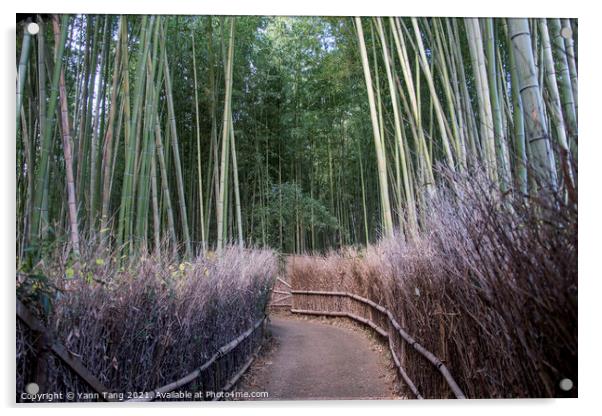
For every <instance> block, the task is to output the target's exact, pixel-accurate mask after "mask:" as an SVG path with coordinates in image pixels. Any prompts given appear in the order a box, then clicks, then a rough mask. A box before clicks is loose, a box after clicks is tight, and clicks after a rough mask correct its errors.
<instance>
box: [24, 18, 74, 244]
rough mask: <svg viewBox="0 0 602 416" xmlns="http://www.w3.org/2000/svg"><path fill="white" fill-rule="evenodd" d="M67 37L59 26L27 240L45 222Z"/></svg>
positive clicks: (35, 235) (34, 234) (31, 239)
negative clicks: (53, 134)
mask: <svg viewBox="0 0 602 416" xmlns="http://www.w3.org/2000/svg"><path fill="white" fill-rule="evenodd" d="M66 39H67V25H63V26H62V27H61V34H60V38H59V39H58V43H57V47H56V52H55V63H54V69H53V73H52V82H51V90H50V99H49V101H48V111H47V112H46V122H45V123H46V125H45V128H44V131H43V132H42V136H41V138H40V160H39V165H38V170H37V172H36V181H35V187H34V195H35V196H34V210H33V216H32V224H31V228H30V234H31V235H30V238H29V240H30V241H32V242H35V241H37V240H38V238H39V236H40V234H41V233H42V231H43V229H44V228H45V227H46V225H47V224H41V218H42V215H41V214H42V210H43V209H44V206H45V204H46V203H47V199H46V200H45V198H44V196H45V192H44V189H47V186H45V184H47V183H48V179H49V159H50V150H51V149H50V148H51V144H52V142H51V140H52V132H53V131H52V130H53V128H54V127H55V114H56V108H57V107H56V106H57V98H58V92H59V91H58V90H59V80H60V75H61V67H62V62H63V52H64V50H65V41H66Z"/></svg>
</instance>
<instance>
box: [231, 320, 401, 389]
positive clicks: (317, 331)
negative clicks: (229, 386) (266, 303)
mask: <svg viewBox="0 0 602 416" xmlns="http://www.w3.org/2000/svg"><path fill="white" fill-rule="evenodd" d="M270 329H271V333H272V337H273V338H274V339H273V341H272V342H273V347H272V348H271V350H270V351H269V352H268V353H267V354H266V355H265V356H264V357H262V358H261V359H259V360H256V362H255V364H254V365H253V366H252V367H251V371H250V374H249V377H245V379H244V380H243V381H242V383H240V385H239V386H238V388H236V390H237V391H248V392H260V391H264V392H267V393H268V395H269V397H268V398H267V400H304V399H314V400H316V399H395V398H398V397H397V396H396V395H395V393H394V391H393V386H392V383H391V381H390V380H388V375H389V374H390V372H389V369H387V365H386V362H387V361H386V357H384V354H383V353H382V352H380V351H377V350H375V348H374V346H373V345H372V343H371V341H369V340H368V339H367V337H365V336H364V335H362V334H361V333H359V332H357V331H353V330H350V329H346V328H340V327H336V326H332V325H328V324H324V323H319V322H315V321H312V320H302V319H295V318H294V317H285V318H283V317H272V318H271V324H270ZM250 400H257V399H250Z"/></svg>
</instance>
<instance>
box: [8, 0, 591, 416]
mask: <svg viewBox="0 0 602 416" xmlns="http://www.w3.org/2000/svg"><path fill="white" fill-rule="evenodd" d="M585 4H586V3H585V2H577V1H573V2H567V1H556V0H550V1H545V2H543V1H538V2H536V1H527V0H504V1H499V2H496V3H492V2H485V1H483V0H481V1H468V0H450V1H445V2H444V1H438V2H437V1H429V0H418V1H403V0H389V1H384V0H369V1H364V2H360V1H357V0H347V1H343V0H302V1H299V2H286V0H281V1H269V0H247V1H243V0H231V1H223V0H222V1H217V2H215V1H213V2H209V1H206V0H205V1H203V0H196V1H193V0H181V1H176V0H162V1H158V0H146V1H144V0H129V1H128V0H100V1H98V0H97V1H94V2H88V3H84V2H83V1H69V0H50V1H49V0H46V1H43V0H28V1H21V2H16V1H14V0H4V1H3V2H2V13H0V19H2V23H3V25H2V28H3V32H2V34H3V41H2V43H1V45H2V49H3V53H2V55H1V56H2V57H3V58H4V59H3V60H2V61H3V62H4V63H3V64H2V65H1V66H0V70H1V71H2V77H1V79H2V94H1V97H2V99H0V115H1V117H2V124H1V125H2V127H3V132H4V134H3V135H2V138H1V139H0V143H1V146H2V148H0V157H1V158H2V159H1V160H0V167H1V172H2V176H3V177H2V179H3V180H2V181H0V184H1V188H0V195H2V196H3V198H4V203H3V204H0V209H1V210H2V219H3V221H4V223H3V225H4V227H2V230H3V233H2V243H3V245H2V250H0V253H1V255H2V269H1V270H3V271H4V272H5V273H3V274H2V276H1V277H0V279H2V282H3V283H4V284H3V287H2V289H3V290H2V291H1V292H2V296H3V300H4V302H2V305H3V307H2V308H1V310H2V318H3V319H2V321H3V323H4V325H3V327H2V328H3V330H2V340H1V342H0V348H1V351H2V357H3V358H4V360H5V365H3V366H2V367H1V368H2V370H3V371H2V375H1V376H0V382H1V384H0V398H1V401H2V404H3V405H4V406H8V407H11V404H12V403H13V400H14V395H13V392H14V349H15V346H14V284H13V276H14V261H15V259H14V233H15V228H14V227H15V226H14V216H15V206H14V205H15V203H14V195H15V175H14V172H15V156H14V149H15V147H14V142H15V139H14V137H15V136H14V123H13V122H14V115H15V112H14V111H15V110H14V98H13V97H14V95H13V94H14V79H15V69H14V68H15V64H14V59H15V58H14V57H15V27H16V24H15V17H14V13H16V12H70V13H111V14H117V13H125V14H130V13H134V14H139V13H145V14H146V13H148V14H255V15H274V14H279V15H401V16H411V15H414V16H498V17H500V16H509V17H512V16H528V17H541V16H546V17H556V16H561V17H577V18H579V51H580V53H579V56H580V62H579V86H580V92H581V94H580V100H579V123H580V124H579V128H580V133H581V137H582V139H581V142H580V144H579V154H580V161H579V165H580V171H579V176H580V181H579V183H580V188H581V189H580V190H581V193H580V195H581V197H580V203H581V204H580V205H581V207H580V212H579V216H580V225H581V226H580V238H579V246H580V247H579V259H580V262H579V275H580V279H579V289H580V290H579V312H580V313H579V318H580V336H579V395H580V398H579V399H577V400H477V401H469V402H463V403H459V402H455V401H429V402H425V403H417V402H415V401H412V402H403V403H394V402H393V403H392V402H358V401H356V402H276V403H258V402H254V403H244V404H243V403H221V404H216V405H211V404H209V405H207V404H205V405H204V406H203V407H201V408H199V407H198V406H195V407H192V406H191V405H190V404H179V405H175V406H165V405H160V404H151V405H150V406H146V407H144V410H142V409H140V408H136V409H134V408H132V407H130V406H127V407H126V406H122V407H120V408H110V409H109V408H107V407H106V406H102V405H94V406H87V407H83V406H81V405H73V406H61V407H49V406H46V407H35V408H24V407H20V408H17V409H19V411H20V412H25V413H31V414H36V415H39V414H48V413H58V414H61V415H63V414H76V413H77V414H81V413H82V412H85V413H86V414H88V413H91V414H102V415H106V413H107V412H110V413H118V414H140V413H141V411H140V410H142V412H144V414H145V415H146V414H148V415H151V414H152V415H164V414H165V412H166V407H168V408H169V410H167V411H168V412H174V411H177V412H178V413H180V412H189V413H194V414H199V413H201V414H205V413H219V414H220V415H229V414H240V413H244V414H245V415H246V414H261V415H279V416H280V415H283V414H286V415H297V414H303V415H304V416H306V415H307V414H308V413H311V414H313V413H315V412H316V411H318V412H319V413H322V412H324V413H326V412H328V413H332V412H338V411H339V410H340V411H342V412H345V414H351V415H354V414H362V415H365V414H366V413H368V412H378V414H379V416H380V415H381V414H383V415H384V414H395V415H399V414H404V413H405V414H407V415H410V414H420V415H422V414H427V415H429V414H437V415H439V416H440V415H441V414H445V415H446V416H447V415H449V414H461V415H463V416H468V415H479V416H481V415H483V414H486V415H487V416H490V415H491V416H494V415H504V416H508V414H515V413H517V412H520V413H522V412H530V413H544V412H545V413H546V414H550V415H562V416H567V415H569V414H571V415H572V414H575V413H581V412H587V413H593V412H592V410H593V409H595V408H599V407H600V404H599V403H598V401H597V398H598V396H600V395H601V393H600V391H599V390H600V389H599V387H600V386H601V385H602V382H601V380H600V378H601V377H600V374H602V372H601V371H600V364H599V363H600V359H599V355H600V353H599V350H598V349H599V346H600V345H601V342H600V341H601V336H600V332H599V329H600V322H599V316H600V307H599V305H600V296H602V290H601V289H602V287H601V286H602V285H601V284H600V282H601V280H602V273H601V272H600V270H601V268H600V265H599V262H598V261H596V260H597V259H598V258H599V257H600V253H599V251H600V249H599V247H601V243H600V235H601V232H602V230H601V229H600V216H601V215H600V211H601V204H600V202H601V197H600V179H602V177H601V175H600V173H599V172H600V169H599V166H600V161H599V160H598V159H600V157H602V149H601V143H602V128H601V127H600V122H601V121H602V115H601V114H600V113H601V111H602V108H601V106H600V105H599V104H598V103H599V102H600V99H601V98H602V90H601V88H600V86H601V85H600V69H601V68H602V62H601V58H600V56H601V50H602V49H601V47H600V42H599V41H600V38H601V36H600V29H599V28H600V26H601V24H600V22H602V20H601V19H600V17H601V16H600V13H599V11H598V10H596V8H595V7H594V6H586V5H585ZM590 4H592V3H590ZM9 412H10V413H11V414H12V413H13V412H15V407H14V405H12V407H11V408H9ZM15 413H16V412H15Z"/></svg>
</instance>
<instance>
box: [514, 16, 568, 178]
mask: <svg viewBox="0 0 602 416" xmlns="http://www.w3.org/2000/svg"><path fill="white" fill-rule="evenodd" d="M508 32H509V35H510V39H511V40H512V47H513V48H514V57H515V63H516V70H517V75H518V81H519V83H518V88H519V89H520V93H521V98H522V103H523V112H524V115H525V128H526V139H527V141H528V143H529V147H530V150H531V151H530V153H531V155H532V159H531V160H530V162H532V166H533V168H534V170H535V172H536V174H537V175H538V176H539V177H540V179H543V180H544V181H546V182H548V183H549V185H550V186H552V187H553V188H556V187H557V180H556V170H555V166H554V164H553V163H552V160H553V154H552V149H551V147H550V138H549V134H548V131H547V126H546V121H545V113H544V109H543V98H542V96H541V91H540V89H539V81H538V79H537V71H536V69H535V60H534V57H533V49H532V45H531V32H530V29H529V23H528V21H527V19H508ZM545 185H548V184H547V183H546V184H545Z"/></svg>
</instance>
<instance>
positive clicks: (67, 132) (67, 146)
mask: <svg viewBox="0 0 602 416" xmlns="http://www.w3.org/2000/svg"><path fill="white" fill-rule="evenodd" d="M68 24H69V16H68V15H63V16H62V18H61V23H60V25H59V18H58V16H56V15H55V16H54V17H53V19H52V27H53V29H54V40H55V45H57V46H56V47H57V48H59V46H58V45H59V42H61V39H62V34H63V32H65V31H66V30H67V26H68ZM57 66H58V67H59V68H60V75H59V96H60V107H61V126H62V131H63V152H64V156H65V176H66V179H67V198H68V200H67V204H68V206H69V228H70V241H71V247H72V249H73V254H75V256H76V257H79V255H80V251H79V231H78V222H77V203H76V201H75V182H74V175H73V157H72V152H71V127H70V126H69V105H68V104H67V90H66V88H65V71H64V69H63V66H62V65H60V64H59V65H57Z"/></svg>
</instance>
